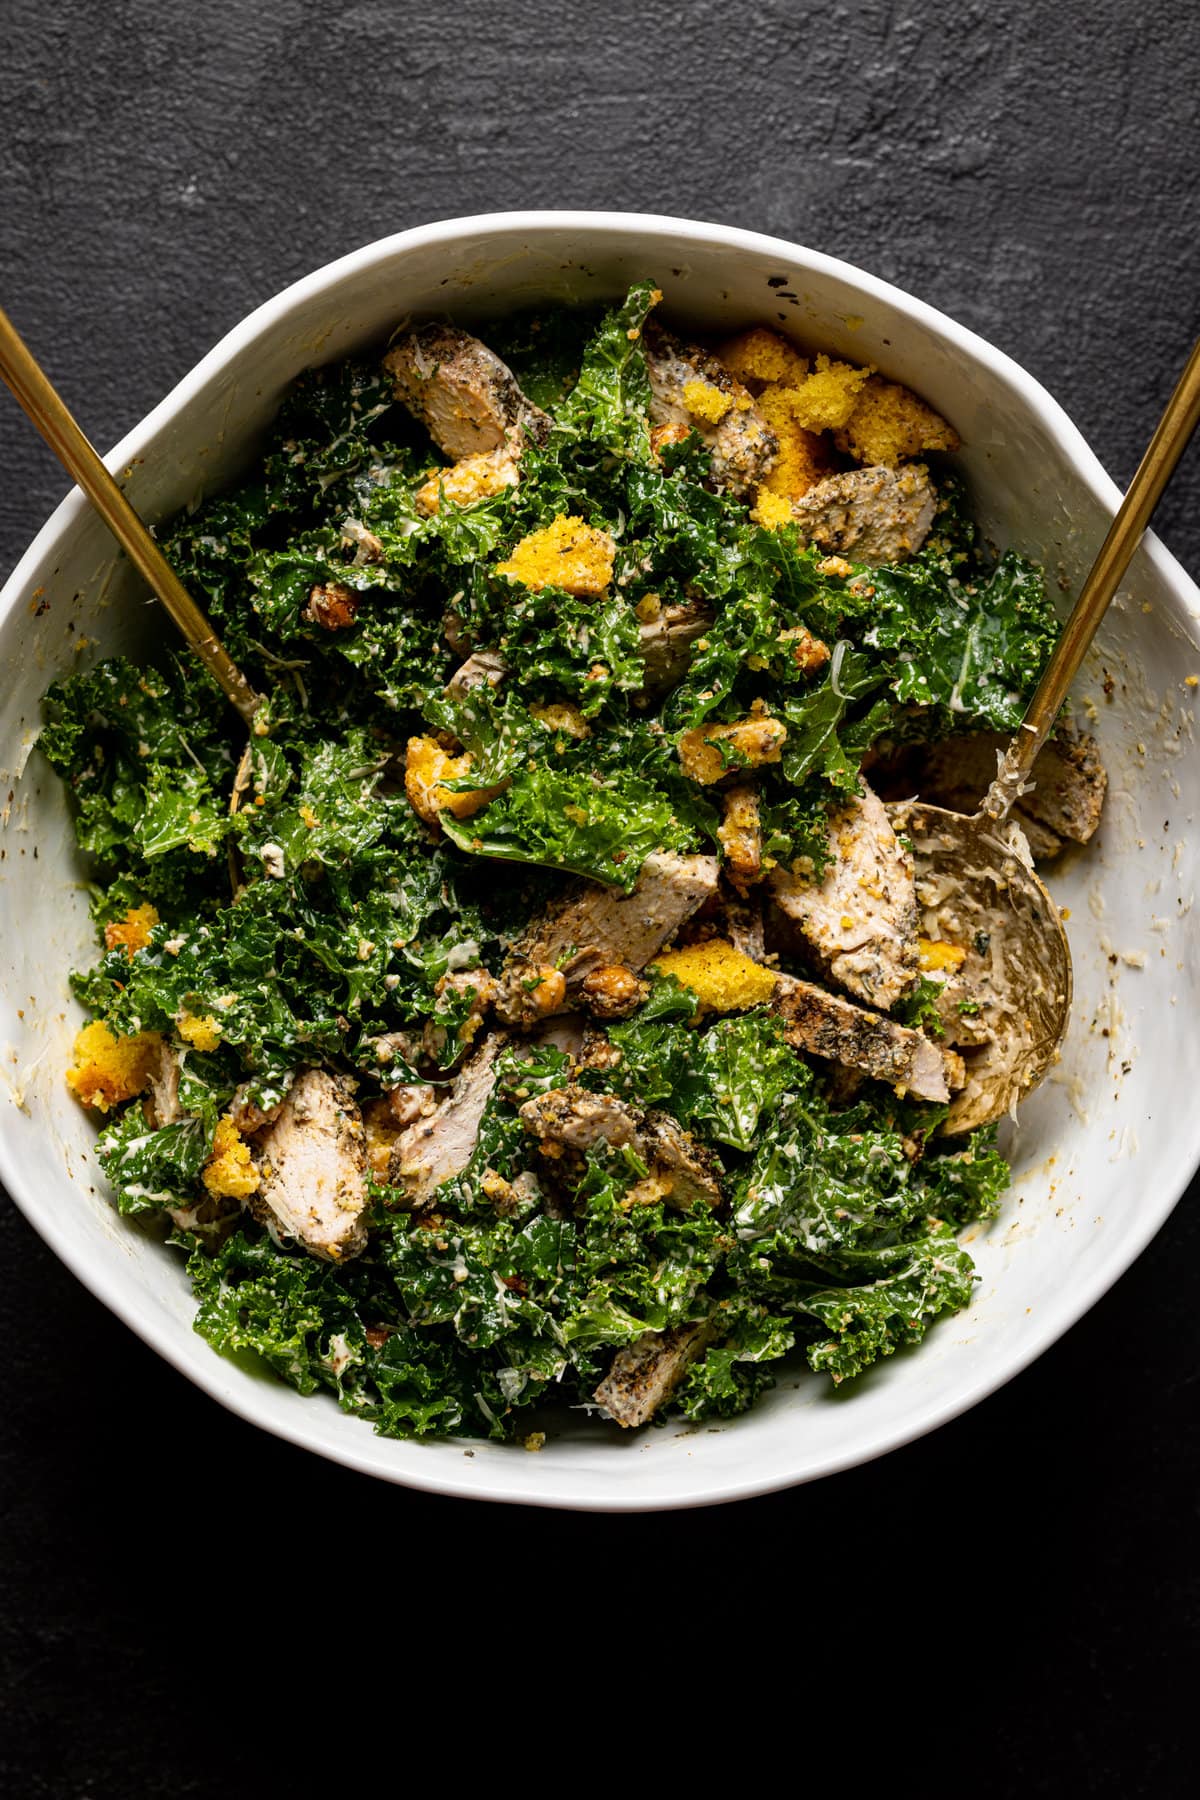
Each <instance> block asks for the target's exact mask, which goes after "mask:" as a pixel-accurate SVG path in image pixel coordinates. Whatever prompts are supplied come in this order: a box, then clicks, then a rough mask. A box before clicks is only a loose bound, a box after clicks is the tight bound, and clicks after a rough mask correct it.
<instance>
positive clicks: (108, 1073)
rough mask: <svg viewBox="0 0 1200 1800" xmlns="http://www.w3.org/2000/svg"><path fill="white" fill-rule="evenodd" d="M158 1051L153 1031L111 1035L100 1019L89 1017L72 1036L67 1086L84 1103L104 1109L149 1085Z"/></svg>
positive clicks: (160, 1040)
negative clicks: (75, 1034) (88, 1022)
mask: <svg viewBox="0 0 1200 1800" xmlns="http://www.w3.org/2000/svg"><path fill="white" fill-rule="evenodd" d="M161 1050H162V1038H161V1037H160V1036H159V1034H158V1032H157V1031H139V1032H138V1033H137V1034H136V1036H134V1037H115V1036H114V1035H113V1033H112V1032H111V1031H110V1030H109V1029H108V1026H107V1025H105V1024H104V1022H103V1020H101V1019H93V1020H92V1022H91V1024H90V1025H85V1026H84V1028H83V1030H82V1031H81V1032H79V1033H78V1035H77V1036H76V1038H75V1049H74V1055H75V1064H74V1067H73V1068H70V1069H68V1070H67V1086H68V1087H69V1088H70V1090H71V1092H72V1093H73V1094H74V1095H75V1098H76V1099H77V1100H81V1101H82V1102H83V1104H84V1106H92V1107H94V1108H95V1109H96V1111H97V1112H107V1111H108V1110H109V1108H110V1107H113V1106H118V1105H119V1104H120V1103H121V1101H122V1100H132V1099H133V1097H134V1095H135V1094H140V1093H142V1092H143V1090H144V1089H145V1088H147V1087H149V1085H150V1077H151V1075H152V1074H153V1072H154V1068H155V1065H156V1063H157V1061H158V1057H159V1053H160V1051H161Z"/></svg>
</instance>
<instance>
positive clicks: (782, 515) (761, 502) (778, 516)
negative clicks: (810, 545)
mask: <svg viewBox="0 0 1200 1800" xmlns="http://www.w3.org/2000/svg"><path fill="white" fill-rule="evenodd" d="M780 441H781V442H782V439H781V440H780ZM750 517H751V518H752V519H753V520H754V523H755V524H756V525H762V526H764V527H765V528H766V530H768V531H778V530H779V527H780V526H781V525H792V524H794V523H795V520H794V518H793V516H792V503H791V501H790V500H789V499H788V497H787V496H786V494H776V493H773V492H772V491H771V489H770V488H769V487H768V486H767V485H766V483H765V482H764V483H763V485H762V486H761V487H760V488H759V490H758V492H757V494H756V495H755V496H754V505H753V506H752V507H751V509H750Z"/></svg>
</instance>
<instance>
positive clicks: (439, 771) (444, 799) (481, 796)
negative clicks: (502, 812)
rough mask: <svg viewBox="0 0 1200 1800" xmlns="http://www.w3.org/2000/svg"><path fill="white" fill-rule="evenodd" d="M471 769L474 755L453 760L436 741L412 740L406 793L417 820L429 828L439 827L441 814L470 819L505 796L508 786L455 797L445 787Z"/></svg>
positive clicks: (464, 792) (465, 754)
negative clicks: (491, 801)
mask: <svg viewBox="0 0 1200 1800" xmlns="http://www.w3.org/2000/svg"><path fill="white" fill-rule="evenodd" d="M470 767H471V753H470V751H469V750H465V751H464V752H463V754H462V755H461V756H451V755H450V753H449V751H448V750H443V749H442V746H441V745H440V744H439V743H438V741H437V739H436V738H431V737H411V738H409V740H408V751H407V755H406V757H405V762H404V791H405V793H406V794H407V795H408V799H409V804H410V805H411V807H412V809H413V811H414V812H415V813H416V815H417V817H418V818H420V819H424V821H425V823H426V824H427V825H436V824H437V822H438V815H439V813H443V812H448V813H451V814H452V815H453V816H454V818H456V819H469V818H471V817H472V815H473V814H474V813H477V812H479V811H480V810H481V809H482V808H483V807H485V806H486V805H487V804H488V802H489V800H494V799H495V798H496V795H497V794H502V793H503V792H504V789H505V786H506V785H507V783H504V782H501V783H499V784H498V785H497V786H495V787H484V788H470V789H466V788H464V789H461V790H460V791H459V792H457V793H455V792H454V791H453V790H452V789H450V788H447V787H443V786H442V783H443V782H446V781H462V780H464V779H465V777H466V775H467V772H468V770H469V769H470Z"/></svg>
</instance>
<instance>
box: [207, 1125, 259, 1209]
mask: <svg viewBox="0 0 1200 1800" xmlns="http://www.w3.org/2000/svg"><path fill="white" fill-rule="evenodd" d="M200 1179H201V1181H202V1182H203V1183H204V1185H205V1187H206V1188H207V1189H208V1191H209V1193H210V1194H212V1195H213V1197H214V1199H228V1200H245V1199H246V1198H248V1196H249V1195H251V1194H256V1193H257V1192H258V1189H259V1187H260V1186H261V1184H262V1176H261V1175H260V1174H259V1172H258V1170H257V1169H256V1168H255V1166H254V1158H253V1157H252V1156H251V1154H250V1146H249V1144H247V1143H244V1142H243V1140H242V1135H241V1133H240V1132H239V1130H238V1128H237V1126H236V1125H235V1124H234V1122H233V1120H232V1119H231V1118H230V1116H229V1114H228V1113H226V1114H225V1116H224V1117H223V1118H220V1119H218V1120H217V1129H216V1131H215V1132H214V1133H213V1143H212V1151H211V1153H210V1155H209V1158H208V1161H207V1162H206V1163H205V1165H204V1167H203V1169H201V1171H200Z"/></svg>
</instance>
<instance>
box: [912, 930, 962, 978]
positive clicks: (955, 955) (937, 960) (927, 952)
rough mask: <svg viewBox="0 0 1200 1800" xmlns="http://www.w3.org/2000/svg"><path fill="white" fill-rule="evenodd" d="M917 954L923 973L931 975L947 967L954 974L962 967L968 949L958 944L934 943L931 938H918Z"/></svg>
mask: <svg viewBox="0 0 1200 1800" xmlns="http://www.w3.org/2000/svg"><path fill="white" fill-rule="evenodd" d="M917 954H918V956H919V958H920V964H921V970H922V973H923V974H926V975H929V974H933V973H935V972H938V971H941V970H942V969H946V970H948V971H949V973H950V974H953V973H954V971H955V969H959V968H961V967H962V962H963V958H964V957H965V956H966V954H967V953H966V951H965V950H963V949H961V948H960V946H959V945H958V944H942V943H934V942H933V941H932V939H930V938H918V939H917Z"/></svg>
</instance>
